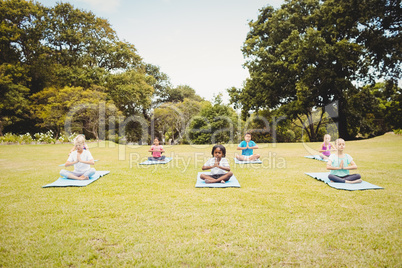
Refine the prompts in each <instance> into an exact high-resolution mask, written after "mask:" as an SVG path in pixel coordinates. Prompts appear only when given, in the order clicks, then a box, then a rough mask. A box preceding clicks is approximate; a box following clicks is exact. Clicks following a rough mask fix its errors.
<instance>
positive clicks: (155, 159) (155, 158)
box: [148, 155, 165, 161]
mask: <svg viewBox="0 0 402 268" xmlns="http://www.w3.org/2000/svg"><path fill="white" fill-rule="evenodd" d="M148 160H149V161H158V160H165V156H164V155H162V156H159V157H148Z"/></svg>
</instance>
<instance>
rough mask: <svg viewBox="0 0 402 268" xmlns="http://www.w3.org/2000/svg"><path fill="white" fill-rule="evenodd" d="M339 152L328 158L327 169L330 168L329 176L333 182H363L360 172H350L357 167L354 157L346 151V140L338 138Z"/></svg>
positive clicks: (336, 145)
mask: <svg viewBox="0 0 402 268" xmlns="http://www.w3.org/2000/svg"><path fill="white" fill-rule="evenodd" d="M335 147H336V149H337V152H336V153H335V154H331V155H330V157H329V158H328V163H327V169H328V170H330V174H329V175H328V178H329V179H330V180H331V181H333V182H341V183H359V182H362V180H361V179H360V178H361V176H360V174H349V170H353V169H357V165H356V163H355V162H354V161H353V158H352V157H351V156H350V155H348V154H346V153H344V149H345V141H344V140H343V139H337V140H336V141H335Z"/></svg>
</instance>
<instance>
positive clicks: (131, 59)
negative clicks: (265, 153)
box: [0, 0, 235, 143]
mask: <svg viewBox="0 0 402 268" xmlns="http://www.w3.org/2000/svg"><path fill="white" fill-rule="evenodd" d="M0 18H1V25H0V32H1V39H0V99H1V105H0V136H2V135H3V133H16V134H25V133H27V132H28V133H40V132H47V131H49V130H51V131H52V133H54V135H55V137H54V139H55V140H57V139H58V137H57V136H58V135H64V134H65V133H64V132H66V131H68V132H69V133H72V132H77V133H85V134H86V136H87V137H88V138H92V139H112V140H115V141H117V142H140V143H141V142H150V139H151V136H159V137H160V138H166V139H167V140H171V142H173V143H177V142H186V140H187V141H188V140H189V138H187V139H185V137H184V134H185V131H186V129H187V128H189V127H190V123H191V122H190V121H191V120H192V118H193V117H194V116H196V115H204V114H205V115H206V116H208V114H209V113H212V114H214V111H213V110H214V109H218V110H219V111H218V112H217V113H215V114H214V115H216V114H219V116H225V115H227V116H232V117H233V116H235V112H234V110H233V109H232V108H230V107H228V106H225V105H223V104H222V103H221V102H220V101H218V102H216V103H214V104H211V103H210V102H208V101H205V100H203V99H202V98H201V97H200V96H198V95H197V94H195V90H194V89H192V88H190V87H189V86H186V85H179V86H176V87H174V86H172V85H171V83H170V82H169V77H168V76H167V75H166V74H164V73H162V72H161V71H160V68H159V67H158V66H155V65H152V64H147V63H145V62H143V60H142V59H141V57H140V55H139V54H138V53H137V51H136V49H135V47H134V45H132V44H130V43H128V42H125V41H122V40H120V39H119V38H118V36H117V34H116V32H115V31H114V30H113V29H112V27H111V26H110V24H109V22H108V21H107V20H105V19H101V18H98V17H96V16H95V15H94V14H93V13H91V12H87V11H83V10H80V9H76V8H74V7H73V6H72V5H70V4H68V3H58V4H56V5H55V6H54V7H51V8H48V7H44V6H42V5H41V4H40V3H33V2H28V1H21V0H7V1H1V2H0ZM211 97H212V96H211ZM218 99H219V97H218ZM212 119H213V118H211V120H212ZM195 121H196V122H195V123H194V124H195V125H196V127H198V128H200V129H201V130H200V131H198V132H193V133H192V134H191V138H192V139H194V141H195V142H197V143H205V142H210V140H211V136H212V132H211V133H210V134H209V135H208V134H206V133H204V132H203V130H202V128H203V127H204V128H205V126H203V124H208V122H197V120H195ZM214 124H216V122H215V123H214ZM226 124H227V123H225V122H222V123H221V124H218V125H216V126H214V127H213V128H219V127H226ZM67 135H68V134H67ZM222 135H223V136H224V133H221V134H220V135H218V136H219V137H218V138H219V139H220V141H223V139H224V138H222ZM199 136H202V137H199ZM187 137H190V136H189V135H187ZM208 137H209V138H208Z"/></svg>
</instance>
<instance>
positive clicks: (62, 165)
mask: <svg viewBox="0 0 402 268" xmlns="http://www.w3.org/2000/svg"><path fill="white" fill-rule="evenodd" d="M98 161H99V160H94V162H98ZM64 165H65V164H60V165H59V167H64Z"/></svg>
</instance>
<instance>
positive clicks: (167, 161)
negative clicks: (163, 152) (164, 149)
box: [140, 157, 173, 165]
mask: <svg viewBox="0 0 402 268" xmlns="http://www.w3.org/2000/svg"><path fill="white" fill-rule="evenodd" d="M172 159H173V158H172V157H166V158H165V159H164V160H162V161H158V160H157V161H151V160H147V161H144V162H142V163H140V165H158V164H166V163H169V162H170V161H172Z"/></svg>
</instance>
